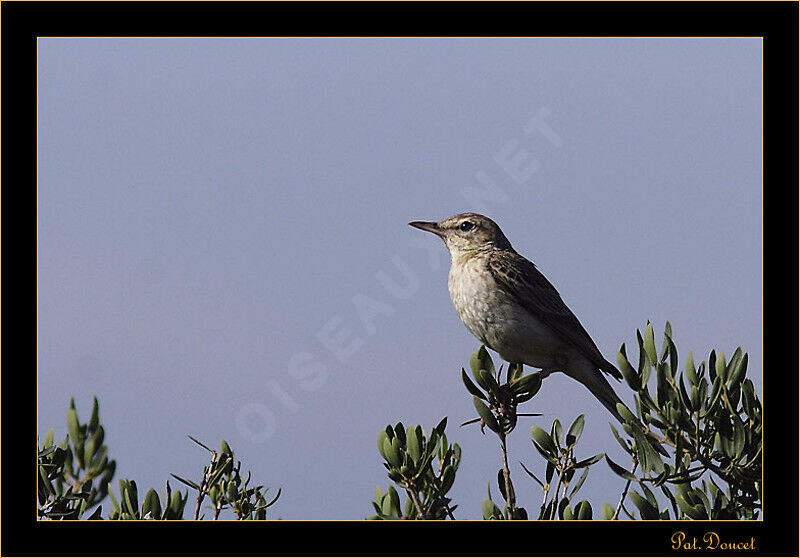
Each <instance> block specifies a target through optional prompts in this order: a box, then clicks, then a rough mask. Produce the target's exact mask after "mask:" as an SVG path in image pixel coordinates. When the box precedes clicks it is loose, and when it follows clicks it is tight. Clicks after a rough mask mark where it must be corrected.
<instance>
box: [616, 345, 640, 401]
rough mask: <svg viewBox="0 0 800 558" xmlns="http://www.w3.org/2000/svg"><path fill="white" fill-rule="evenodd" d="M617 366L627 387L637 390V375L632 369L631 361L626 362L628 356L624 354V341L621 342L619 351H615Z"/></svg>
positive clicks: (638, 381) (638, 383)
mask: <svg viewBox="0 0 800 558" xmlns="http://www.w3.org/2000/svg"><path fill="white" fill-rule="evenodd" d="M617 366H618V367H619V369H620V371H621V372H622V377H623V378H625V382H626V383H627V384H628V387H630V388H631V389H632V390H634V391H639V388H640V387H641V383H640V380H639V376H638V374H637V373H636V370H634V369H633V366H631V363H630V362H628V357H627V356H625V343H623V344H622V346H621V347H620V349H619V351H617Z"/></svg>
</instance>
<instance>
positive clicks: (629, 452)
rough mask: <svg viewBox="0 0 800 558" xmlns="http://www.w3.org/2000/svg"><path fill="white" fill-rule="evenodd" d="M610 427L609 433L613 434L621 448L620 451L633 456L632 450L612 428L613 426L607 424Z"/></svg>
mask: <svg viewBox="0 0 800 558" xmlns="http://www.w3.org/2000/svg"><path fill="white" fill-rule="evenodd" d="M608 425H609V426H610V427H611V431H612V432H613V433H614V437H615V438H616V439H617V442H619V445H620V446H622V449H624V450H625V452H626V453H627V454H629V455H633V450H632V449H631V445H630V444H629V443H628V442H627V441H626V440H624V439H623V438H622V436H620V435H619V431H618V430H617V429H616V428H615V427H614V425H613V424H611V423H609V424H608Z"/></svg>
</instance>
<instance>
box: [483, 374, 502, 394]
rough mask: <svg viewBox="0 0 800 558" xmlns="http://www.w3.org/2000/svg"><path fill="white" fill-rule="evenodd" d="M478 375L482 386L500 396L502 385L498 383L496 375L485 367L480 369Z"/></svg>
mask: <svg viewBox="0 0 800 558" xmlns="http://www.w3.org/2000/svg"><path fill="white" fill-rule="evenodd" d="M478 377H479V378H480V380H479V382H478V383H480V384H481V385H482V386H486V391H488V392H489V393H491V394H492V395H494V396H495V397H498V396H499V394H500V386H499V385H498V384H497V380H495V379H494V375H493V374H492V373H491V372H489V371H488V370H484V369H481V370H478ZM481 380H482V381H481Z"/></svg>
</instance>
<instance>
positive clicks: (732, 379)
mask: <svg viewBox="0 0 800 558" xmlns="http://www.w3.org/2000/svg"><path fill="white" fill-rule="evenodd" d="M736 350H737V352H739V351H741V349H738V348H737V349H736ZM746 372H747V353H745V354H744V356H742V357H740V358H739V359H737V360H736V361H735V365H734V366H732V367H731V370H730V372H728V383H729V384H730V385H731V386H735V385H737V384H739V383H740V382H741V381H742V378H744V376H745V373H746Z"/></svg>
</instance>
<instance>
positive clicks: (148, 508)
mask: <svg viewBox="0 0 800 558" xmlns="http://www.w3.org/2000/svg"><path fill="white" fill-rule="evenodd" d="M147 512H150V517H152V518H153V519H161V502H160V501H159V499H158V493H157V492H156V491H155V490H154V489H152V488H151V489H150V490H148V491H147V494H145V496H144V501H143V502H142V514H144V515H147Z"/></svg>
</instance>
